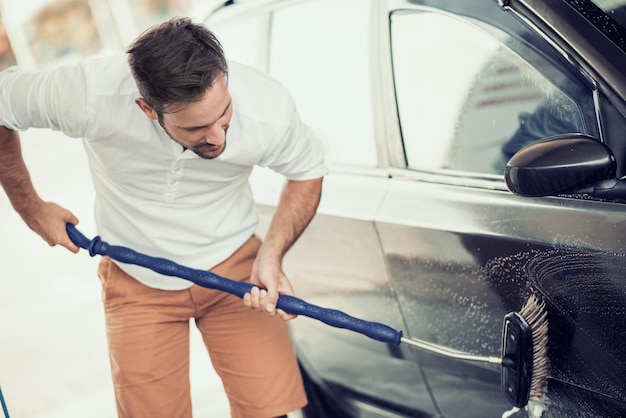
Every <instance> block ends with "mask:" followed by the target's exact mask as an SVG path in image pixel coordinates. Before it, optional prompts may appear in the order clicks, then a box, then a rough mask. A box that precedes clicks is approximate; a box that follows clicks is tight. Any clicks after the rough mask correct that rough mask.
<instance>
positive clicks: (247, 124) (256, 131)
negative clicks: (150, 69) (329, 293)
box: [0, 55, 327, 290]
mask: <svg viewBox="0 0 626 418" xmlns="http://www.w3.org/2000/svg"><path fill="white" fill-rule="evenodd" d="M228 89H229V91H230V94H231V96H232V103H233V117H232V121H231V123H230V128H229V131H228V135H227V145H226V149H225V151H224V152H223V154H222V155H220V156H219V157H217V158H215V159H213V160H205V159H202V158H200V157H198V156H197V155H196V154H194V153H193V152H192V151H189V150H186V151H184V150H183V148H182V147H181V146H180V145H178V144H176V143H175V142H174V141H172V140H171V139H170V138H169V137H168V136H167V134H166V133H165V132H164V131H163V129H162V128H161V127H160V126H159V124H158V122H156V121H152V120H150V119H149V118H148V117H146V116H145V115H144V114H143V112H142V111H141V110H140V109H139V107H138V106H137V105H136V104H135V99H136V98H138V97H140V95H139V92H138V90H137V86H136V84H135V81H134V79H133V78H132V76H131V73H130V69H129V67H128V65H127V61H126V55H118V56H114V57H104V58H96V59H90V60H87V61H85V62H83V63H79V64H70V65H64V66H61V67H59V68H56V69H53V70H48V71H43V72H41V71H39V72H38V71H23V70H20V69H18V68H17V67H13V68H9V69H7V70H5V71H4V72H2V73H0V125H4V126H6V127H8V128H10V129H15V130H25V129H27V128H29V127H41V128H52V129H55V130H61V131H63V132H64V133H65V134H67V135H68V136H71V137H78V138H82V139H83V144H84V148H85V151H86V153H87V156H88V161H89V166H90V169H91V174H92V180H93V184H94V189H95V196H96V202H95V217H96V224H97V227H98V233H99V234H100V236H101V237H102V239H103V240H104V241H107V242H108V243H109V244H112V245H123V246H126V247H129V248H132V249H134V250H136V251H139V252H142V253H146V254H149V255H152V256H156V257H164V258H168V259H170V260H173V261H175V262H177V263H179V264H183V265H186V266H188V267H192V268H198V269H208V268H211V267H213V266H214V265H216V264H219V263H220V262H222V261H223V260H225V259H226V258H228V257H229V256H230V255H231V254H232V253H233V252H234V251H235V250H237V249H238V248H239V247H240V246H241V245H242V244H243V243H244V242H245V241H246V240H247V239H248V238H249V237H250V236H251V235H252V234H253V233H254V232H255V230H256V228H257V222H258V216H257V212H256V207H255V204H254V201H253V195H252V191H251V188H250V185H249V182H248V177H249V176H250V173H251V171H252V168H253V166H254V165H260V166H264V167H270V168H271V169H273V170H275V171H276V172H278V173H280V174H283V175H284V176H285V177H286V178H287V179H290V180H309V179H314V178H319V177H322V176H324V175H325V174H326V173H327V168H326V166H325V164H324V158H323V157H324V152H323V146H322V144H321V142H320V141H319V140H318V138H316V136H315V135H313V134H312V132H311V131H310V130H309V129H308V128H307V127H306V126H305V125H304V124H303V123H302V121H301V120H300V117H299V116H298V114H297V112H296V108H295V105H294V103H293V100H292V98H291V96H290V95H289V93H288V92H287V91H286V90H285V89H284V88H283V87H282V86H281V85H280V84H279V83H278V82H277V81H275V80H274V79H272V78H270V77H268V76H267V75H264V74H262V73H260V72H258V71H256V70H254V69H252V68H249V67H246V66H243V65H241V64H237V63H230V66H229V77H228ZM58 158H62V156H58ZM70 209H71V208H70ZM118 264H120V267H121V268H122V269H123V270H125V271H126V272H127V273H129V274H130V275H132V276H133V277H135V278H136V279H137V280H139V281H141V282H142V283H144V284H146V285H148V286H151V287H154V288H159V289H167V290H178V289H185V288H187V287H189V286H191V285H192V283H191V282H189V281H186V280H181V279H179V278H173V277H166V276H162V275H160V274H158V273H155V272H153V271H151V270H149V269H146V268H143V267H138V266H132V265H127V264H122V263H118Z"/></svg>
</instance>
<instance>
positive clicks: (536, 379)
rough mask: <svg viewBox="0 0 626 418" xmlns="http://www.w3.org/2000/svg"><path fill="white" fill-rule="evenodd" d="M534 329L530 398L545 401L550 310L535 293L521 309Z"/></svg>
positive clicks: (534, 400) (522, 314) (521, 313)
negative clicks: (548, 310) (547, 309)
mask: <svg viewBox="0 0 626 418" xmlns="http://www.w3.org/2000/svg"><path fill="white" fill-rule="evenodd" d="M520 315H521V316H522V317H524V319H525V320H526V322H527V323H528V326H529V327H530V329H531V330H532V342H533V372H532V378H531V382H530V393H529V399H530V400H531V401H533V402H540V403H544V402H545V397H546V392H547V386H548V372H549V366H550V364H549V361H548V312H547V311H546V304H545V303H544V302H542V301H540V300H539V299H538V298H537V297H536V296H535V295H531V297H530V298H529V299H528V301H527V302H526V304H525V305H524V306H523V307H522V309H521V310H520Z"/></svg>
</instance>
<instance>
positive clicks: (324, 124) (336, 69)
mask: <svg viewBox="0 0 626 418" xmlns="http://www.w3.org/2000/svg"><path fill="white" fill-rule="evenodd" d="M363 6H364V5H363V2H362V0H348V1H341V2H337V1H335V0H317V1H310V2H304V3H298V4H296V5H293V6H291V7H285V8H283V9H279V10H277V11H276V12H275V13H274V15H273V17H272V30H271V35H270V36H271V48H270V61H269V71H270V73H271V74H273V75H274V76H276V77H277V78H278V79H279V80H281V81H282V82H283V83H284V84H285V85H286V86H287V88H288V89H289V90H290V91H291V92H292V94H293V96H294V98H295V100H296V103H297V105H298V109H299V111H300V113H301V115H302V118H303V120H304V121H305V122H306V123H307V124H309V125H310V126H311V128H312V129H313V130H314V131H315V132H316V133H317V135H319V136H320V137H321V138H322V140H323V141H324V143H325V146H326V152H327V161H328V162H329V163H330V164H348V165H358V166H368V167H373V166H375V165H376V163H377V160H376V147H375V142H374V133H373V126H372V124H373V121H372V113H371V103H372V98H371V88H370V71H369V67H370V54H369V41H370V38H369V32H368V28H369V10H368V7H363Z"/></svg>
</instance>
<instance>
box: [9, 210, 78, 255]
mask: <svg viewBox="0 0 626 418" xmlns="http://www.w3.org/2000/svg"><path fill="white" fill-rule="evenodd" d="M20 215H21V216H22V219H24V222H26V224H27V225H28V227H29V228H30V229H32V230H33V231H35V232H36V233H37V234H39V236H40V237H41V238H43V240H44V241H46V242H47V243H48V245H50V246H51V247H53V246H55V245H61V246H63V247H65V248H67V249H68V250H70V251H71V252H73V253H77V252H78V250H79V248H78V247H77V246H76V245H75V244H74V243H73V242H72V241H71V240H70V238H69V237H68V236H67V231H66V229H65V225H66V224H67V223H71V224H73V225H76V224H78V218H77V217H76V216H74V214H73V213H72V212H70V211H69V210H67V209H65V208H63V207H61V206H59V205H57V204H56V203H53V202H44V201H40V202H39V203H37V204H36V205H33V207H31V208H29V209H28V210H27V211H22V212H20Z"/></svg>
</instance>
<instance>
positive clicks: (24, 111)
mask: <svg viewBox="0 0 626 418" xmlns="http://www.w3.org/2000/svg"><path fill="white" fill-rule="evenodd" d="M86 86H87V83H86V81H85V76H84V72H83V70H82V67H81V66H79V65H74V64H66V65H62V66H60V67H57V68H54V69H51V70H45V71H31V70H23V69H21V68H19V67H10V68H8V69H6V70H4V71H2V72H0V125H3V126H5V127H7V128H9V129H14V130H20V131H23V130H26V129H28V128H50V129H53V130H57V131H62V132H64V133H65V134H66V135H68V136H71V137H82V136H84V134H85V132H86V130H87V125H88V120H89V116H88V115H89V112H88V110H87V99H86V97H87V88H86Z"/></svg>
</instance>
